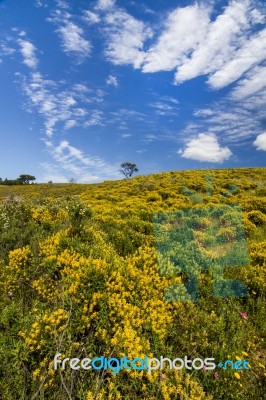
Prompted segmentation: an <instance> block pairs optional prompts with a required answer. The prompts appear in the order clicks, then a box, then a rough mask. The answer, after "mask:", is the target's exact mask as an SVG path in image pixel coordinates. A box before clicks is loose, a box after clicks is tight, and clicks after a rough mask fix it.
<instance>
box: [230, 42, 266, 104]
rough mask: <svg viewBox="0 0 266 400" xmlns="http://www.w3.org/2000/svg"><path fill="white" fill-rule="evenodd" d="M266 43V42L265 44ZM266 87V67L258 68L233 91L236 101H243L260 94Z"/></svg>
mask: <svg viewBox="0 0 266 400" xmlns="http://www.w3.org/2000/svg"><path fill="white" fill-rule="evenodd" d="M265 43H266V42H265ZM265 87H266V67H256V68H254V69H253V70H251V71H250V72H249V73H248V75H247V76H246V78H245V79H242V80H241V81H240V82H239V83H238V85H237V86H236V88H235V89H234V90H233V91H232V97H233V98H234V99H242V98H244V97H248V96H251V95H253V94H254V93H257V92H259V91H260V90H262V89H264V88H265Z"/></svg>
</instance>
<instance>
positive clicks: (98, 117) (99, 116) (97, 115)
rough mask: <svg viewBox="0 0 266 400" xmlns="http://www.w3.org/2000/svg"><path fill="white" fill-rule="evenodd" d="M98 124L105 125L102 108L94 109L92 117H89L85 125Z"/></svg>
mask: <svg viewBox="0 0 266 400" xmlns="http://www.w3.org/2000/svg"><path fill="white" fill-rule="evenodd" d="M96 125H101V126H103V125H104V123H103V111H101V110H92V111H91V115H90V118H89V119H87V120H86V121H85V123H84V126H85V127H89V126H96Z"/></svg>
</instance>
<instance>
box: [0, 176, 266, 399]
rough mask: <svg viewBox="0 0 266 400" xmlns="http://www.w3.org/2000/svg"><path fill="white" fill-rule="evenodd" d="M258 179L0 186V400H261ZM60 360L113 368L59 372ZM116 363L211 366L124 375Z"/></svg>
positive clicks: (264, 196)
mask: <svg viewBox="0 0 266 400" xmlns="http://www.w3.org/2000/svg"><path fill="white" fill-rule="evenodd" d="M265 182H266V169H263V168H247V169H224V170H212V171H204V170H201V171H181V172H166V173H161V174H154V175H149V176H137V177H135V178H132V179H128V180H120V181H107V182H103V183H100V184H90V185H86V184H35V185H23V186H1V185H0V310H1V316H0V332H1V335H0V353H1V361H2V363H1V367H0V398H1V399H3V400H13V399H14V400H17V399H26V400H28V399H49V400H50V399H51V400H53V399H54V400H60V399H84V400H85V399H87V400H89V399H108V400H109V399H110V400H112V399H113V400H116V399H130V400H131V399H133V400H134V399H139V398H141V399H147V400H148V399H159V400H162V399H164V400H168V399H180V400H193V399H195V400H201V399H202V400H203V399H215V400H216V399H221V400H222V399H228V400H230V399H246V398H249V399H254V400H255V399H256V400H257V399H264V398H265V397H264V387H265V376H266V370H265V367H264V364H265V359H266V353H265V342H264V339H265V333H266V332H265V331H266V329H265V320H266V318H265V287H266V279H265V278H266V271H265V267H266V264H265V258H266V236H265V233H266V187H265ZM245 252H246V256H247V257H246V258H245V254H244V253H245ZM221 268H222V269H221ZM218 272H219V274H220V275H219V277H218V278H217V276H216V275H217V274H218ZM191 274H192V275H193V274H194V275H193V276H194V277H195V276H196V280H197V282H198V293H197V296H195V297H193V295H194V294H195V291H196V289H195V288H196V286H195V285H194V283H195V280H193V279H194V278H193V279H192V280H191V279H190V278H191V276H192V275H191ZM228 279H231V280H232V281H230V282H233V281H234V282H235V281H236V280H237V281H238V282H241V284H242V286H241V285H240V286H239V287H242V288H243V287H244V286H246V287H247V288H248V294H247V295H245V296H244V294H243V293H242V294H241V293H240V292H241V291H240V292H238V291H237V289H238V286H236V285H235V283H232V285H231V286H230V285H229V286H228V285H227V286H226V280H228ZM192 281H193V282H192ZM191 282H192V283H191ZM228 282H229V281H228ZM169 293H170V294H169ZM237 294H238V295H237ZM234 296H235V297H234ZM56 353H61V359H64V358H65V357H69V358H74V357H76V358H79V359H83V358H85V357H87V358H90V359H93V358H94V357H101V356H104V357H106V358H110V357H112V358H113V360H112V361H110V364H108V366H109V368H106V369H99V370H96V369H95V370H93V369H89V370H82V369H81V368H80V369H77V370H75V369H71V368H70V367H69V364H67V365H66V368H65V369H64V370H61V369H57V370H55V369H54V363H53V360H54V357H55V354H56ZM124 356H127V357H128V359H130V360H133V359H135V358H139V359H141V360H143V359H144V358H145V356H146V357H149V358H152V357H154V358H158V359H160V356H163V357H165V358H168V359H170V360H174V359H176V358H182V359H183V358H184V357H185V356H187V357H188V358H189V359H191V360H194V359H196V358H200V359H202V360H204V359H206V358H215V363H216V365H217V366H216V368H215V369H214V370H208V368H205V366H204V367H203V368H201V367H200V368H199V369H197V368H194V367H193V368H192V370H190V369H185V368H179V369H178V368H176V369H174V368H172V369H170V368H169V366H170V365H171V364H170V363H169V362H168V361H165V362H164V364H163V368H162V369H154V370H151V371H150V372H149V371H147V370H146V369H144V370H141V367H142V366H143V365H142V364H141V363H142V361H141V360H138V361H137V360H136V364H135V366H136V368H135V369H134V368H132V369H131V370H129V369H126V368H124V369H121V370H119V371H118V369H119V368H118V364H117V363H118V360H120V359H121V358H123V357H124ZM228 359H230V360H233V362H237V360H238V361H240V360H244V359H245V360H246V361H247V362H248V363H249V364H248V365H249V366H250V369H243V368H242V369H240V365H241V367H242V366H243V361H242V362H239V363H238V364H234V369H232V362H231V364H230V363H229V364H228V365H229V367H228V368H227V369H224V368H223V367H218V364H219V363H220V362H222V363H223V364H224V363H225V362H226V360H228ZM99 363H100V361H98V365H99ZM178 363H179V364H178ZM178 363H177V364H178V365H180V363H182V362H181V361H178ZM199 363H200V361H198V364H197V365H199ZM195 365H196V364H195ZM152 366H154V368H155V366H156V361H154V363H153V364H152ZM237 368H239V369H237Z"/></svg>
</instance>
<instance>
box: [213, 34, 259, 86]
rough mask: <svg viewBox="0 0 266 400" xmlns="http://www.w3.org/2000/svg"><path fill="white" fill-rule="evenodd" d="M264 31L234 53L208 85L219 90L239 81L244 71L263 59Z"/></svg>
mask: <svg viewBox="0 0 266 400" xmlns="http://www.w3.org/2000/svg"><path fill="white" fill-rule="evenodd" d="M265 54H266V29H264V30H262V31H261V32H259V33H258V34H256V35H254V36H252V37H251V38H250V39H249V40H248V41H247V42H246V43H244V45H243V46H242V47H241V48H240V49H239V50H237V51H236V52H235V53H234V58H233V59H232V60H231V61H229V62H228V63H226V64H225V65H224V66H223V67H222V68H221V69H220V70H218V71H217V72H215V73H214V74H213V75H212V76H210V78H209V79H208V82H209V84H210V85H211V86H212V87H213V88H215V89H219V88H222V87H224V86H226V85H229V84H230V83H232V82H234V81H235V80H237V79H239V78H240V77H241V76H242V75H243V74H244V73H245V72H246V71H248V70H249V69H250V68H251V67H253V66H254V65H256V64H258V63H260V62H261V61H263V60H264V59H265Z"/></svg>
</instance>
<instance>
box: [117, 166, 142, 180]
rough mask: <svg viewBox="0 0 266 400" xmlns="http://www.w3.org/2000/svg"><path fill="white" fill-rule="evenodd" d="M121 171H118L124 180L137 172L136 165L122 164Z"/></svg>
mask: <svg viewBox="0 0 266 400" xmlns="http://www.w3.org/2000/svg"><path fill="white" fill-rule="evenodd" d="M120 166H121V169H120V170H119V171H120V172H121V173H122V174H123V175H125V177H126V178H131V176H132V175H133V174H134V172H138V168H137V166H136V164H133V163H130V162H124V163H122V164H121V165H120Z"/></svg>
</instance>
